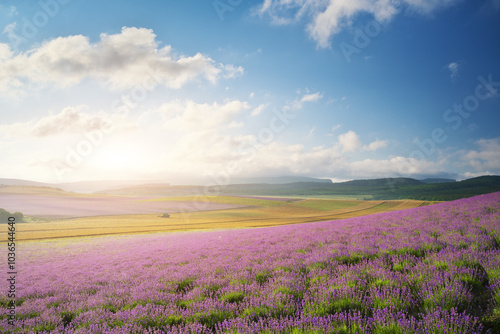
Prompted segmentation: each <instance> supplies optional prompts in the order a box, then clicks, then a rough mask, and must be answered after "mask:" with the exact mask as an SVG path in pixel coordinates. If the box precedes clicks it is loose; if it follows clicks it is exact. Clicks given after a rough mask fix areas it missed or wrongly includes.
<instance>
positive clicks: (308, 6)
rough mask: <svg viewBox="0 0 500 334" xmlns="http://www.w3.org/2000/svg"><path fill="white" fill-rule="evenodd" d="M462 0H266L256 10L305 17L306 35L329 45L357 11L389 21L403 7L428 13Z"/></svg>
mask: <svg viewBox="0 0 500 334" xmlns="http://www.w3.org/2000/svg"><path fill="white" fill-rule="evenodd" d="M459 1H461V0H265V1H264V2H263V3H262V4H261V5H260V6H259V7H258V8H257V10H256V12H257V13H258V14H259V15H260V16H268V17H269V18H270V19H271V22H272V23H273V24H281V25H283V24H292V23H296V22H299V21H300V20H301V19H303V18H304V17H307V18H308V20H309V24H308V26H307V31H308V33H309V36H310V37H311V38H312V39H313V40H314V41H315V42H316V43H317V45H318V47H321V48H326V47H329V46H330V38H331V37H332V36H333V35H336V34H338V33H339V32H340V31H342V29H344V28H345V27H348V26H351V25H352V23H353V21H354V20H356V19H357V16H358V15H359V14H360V13H367V14H370V15H371V16H373V18H374V19H375V20H376V21H378V22H387V21H390V20H391V19H392V18H393V17H394V16H395V15H397V14H398V13H399V12H401V11H402V10H403V9H405V8H406V9H408V10H409V11H413V12H418V13H420V14H424V15H429V14H432V13H433V12H435V11H436V10H438V9H440V8H443V7H447V6H451V5H453V4H455V3H457V2H459Z"/></svg>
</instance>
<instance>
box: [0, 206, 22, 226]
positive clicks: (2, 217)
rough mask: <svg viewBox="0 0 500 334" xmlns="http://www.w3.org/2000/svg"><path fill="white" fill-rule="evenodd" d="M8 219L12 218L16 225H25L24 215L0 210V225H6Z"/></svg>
mask: <svg viewBox="0 0 500 334" xmlns="http://www.w3.org/2000/svg"><path fill="white" fill-rule="evenodd" d="M9 217H14V218H15V219H16V223H25V221H24V215H23V214H22V213H21V212H14V213H10V212H8V211H7V210H5V209H2V208H0V224H7V223H8V222H9Z"/></svg>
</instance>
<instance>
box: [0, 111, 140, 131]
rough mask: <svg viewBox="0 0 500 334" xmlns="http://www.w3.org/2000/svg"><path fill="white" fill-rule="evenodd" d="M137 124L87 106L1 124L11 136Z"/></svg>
mask: <svg viewBox="0 0 500 334" xmlns="http://www.w3.org/2000/svg"><path fill="white" fill-rule="evenodd" d="M136 127H137V125H136V124H135V123H134V122H132V121H131V120H129V119H127V118H126V117H125V116H123V115H118V114H109V113H98V114H90V113H89V108H88V106H85V105H82V106H77V107H66V108H64V109H63V110H62V111H61V112H59V113H57V114H50V115H48V116H45V117H42V118H40V119H34V120H29V121H26V122H18V123H13V124H1V125H0V130H1V132H2V133H4V134H7V135H9V136H11V137H26V136H28V137H39V138H41V137H50V136H57V135H60V134H84V133H88V132H92V131H97V130H100V131H106V132H108V131H111V130H112V131H115V132H123V131H131V130H134V129H136Z"/></svg>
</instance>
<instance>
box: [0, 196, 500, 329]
mask: <svg viewBox="0 0 500 334" xmlns="http://www.w3.org/2000/svg"><path fill="white" fill-rule="evenodd" d="M4 248H6V247H2V250H1V251H2V252H5V250H4ZM1 257H2V259H4V258H5V254H4V253H2V254H1ZM17 257H18V261H19V263H18V268H19V270H18V272H19V274H18V278H19V281H18V282H17V284H18V285H17V289H18V299H17V303H16V304H17V307H16V312H17V320H16V323H15V326H14V327H12V326H9V325H8V321H7V316H6V314H7V308H6V307H7V304H8V301H9V300H8V299H7V294H6V291H4V290H5V289H3V290H2V291H0V305H1V307H2V310H1V316H0V317H1V318H0V327H1V332H2V333H296V334H298V333H486V332H490V333H498V332H499V327H498V326H499V324H500V193H494V194H490V195H483V196H478V197H474V198H469V199H462V200H458V201H454V202H448V203H442V204H436V205H433V206H428V207H422V208H416V209H409V210H402V211H398V212H391V213H384V214H377V215H372V216H366V217H358V218H352V219H346V220H339V221H329V222H319V223H310V224H301V225H289V226H280V227H271V228H261V229H250V230H249V229H244V230H243V229H240V230H226V231H211V232H186V233H175V234H150V235H135V236H123V237H101V238H94V239H78V240H73V241H70V242H68V241H49V242H32V243H23V244H21V245H20V246H19V251H18V255H17ZM495 326H496V327H495Z"/></svg>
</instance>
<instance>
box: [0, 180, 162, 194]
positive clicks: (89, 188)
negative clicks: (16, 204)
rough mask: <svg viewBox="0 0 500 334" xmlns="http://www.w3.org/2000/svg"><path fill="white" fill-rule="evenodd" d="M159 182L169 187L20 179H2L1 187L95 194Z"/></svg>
mask: <svg viewBox="0 0 500 334" xmlns="http://www.w3.org/2000/svg"><path fill="white" fill-rule="evenodd" d="M152 182H157V183H156V184H160V185H169V184H168V183H164V182H161V181H150V180H149V181H144V180H142V181H141V180H111V181H81V182H72V183H44V182H36V181H29V180H20V179H2V178H0V186H1V185H6V186H32V187H49V188H58V189H62V190H64V191H73V192H79V193H93V192H98V191H101V190H105V189H115V188H123V187H127V186H135V185H142V184H147V183H152Z"/></svg>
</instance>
